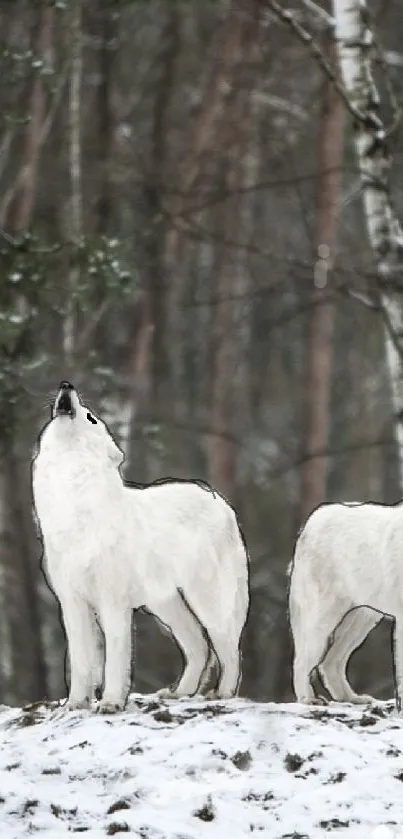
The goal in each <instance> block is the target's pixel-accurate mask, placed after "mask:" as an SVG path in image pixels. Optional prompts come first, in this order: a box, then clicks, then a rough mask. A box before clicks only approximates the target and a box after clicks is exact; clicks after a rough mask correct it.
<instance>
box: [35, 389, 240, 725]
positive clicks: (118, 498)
mask: <svg viewBox="0 0 403 839" xmlns="http://www.w3.org/2000/svg"><path fill="white" fill-rule="evenodd" d="M123 460H124V455H123V453H122V451H121V449H120V448H119V447H118V446H117V445H116V443H115V441H114V439H113V438H112V436H111V434H110V433H109V431H108V429H107V428H106V426H105V424H104V423H103V422H102V420H100V419H99V417H96V416H94V414H93V413H91V412H90V411H89V410H88V408H86V407H85V406H84V405H83V404H82V403H81V402H80V399H79V397H78V395H77V393H76V391H75V389H74V387H73V385H71V384H70V383H69V382H62V383H61V385H60V389H59V392H58V395H57V398H56V401H55V404H54V407H53V409H52V419H51V421H50V422H49V423H48V424H47V425H46V426H45V428H44V429H43V431H42V432H41V435H40V437H39V445H38V452H37V454H36V457H35V458H34V461H33V475H32V481H33V497H34V506H35V512H36V515H37V518H38V522H39V526H40V531H41V535H42V540H43V546H44V557H45V562H46V572H47V575H48V577H49V579H50V584H51V586H52V588H53V590H54V592H55V594H56V595H57V597H58V599H59V601H60V604H61V608H62V614H63V621H64V626H65V630H66V635H67V640H68V647H69V654H70V666H71V684H70V693H69V699H68V707H69V708H71V709H74V708H85V707H88V706H89V704H90V702H91V700H92V699H93V698H94V696H95V691H96V689H97V688H98V687H99V685H102V684H103V685H104V689H103V697H102V701H101V702H100V704H99V706H98V707H99V710H100V711H101V712H103V713H113V712H114V711H119V710H122V709H123V708H124V707H125V704H126V700H127V696H128V692H129V689H130V663H131V615H132V610H133V609H139V608H141V607H143V608H145V609H147V610H148V611H149V612H151V613H153V614H154V615H155V616H156V617H157V618H158V619H159V620H160V621H161V622H162V623H163V624H164V625H165V626H166V627H167V628H168V629H169V630H170V631H171V633H172V635H173V636H174V638H175V639H176V641H177V643H178V645H179V647H180V648H181V650H182V652H183V655H184V658H185V667H184V670H183V673H182V676H181V678H180V679H179V681H178V684H177V685H176V687H175V688H171V689H166V690H164V691H163V693H164V695H165V696H177V697H178V696H185V695H192V694H195V693H196V692H197V691H198V690H200V689H201V688H202V687H204V686H205V682H206V679H207V674H208V670H209V665H210V663H211V660H212V658H213V660H214V656H215V657H216V659H217V660H218V664H219V680H218V684H217V686H216V689H215V691H214V692H213V695H214V696H216V697H217V698H226V697H230V696H233V695H234V694H235V693H236V691H237V688H238V683H239V678H240V640H241V635H242V631H243V629H244V626H245V623H246V619H247V614H248V609H249V585H248V583H249V567H248V555H247V550H246V546H245V542H244V540H243V537H242V534H241V532H240V529H239V526H238V522H237V519H236V515H235V513H234V511H233V509H232V507H230V505H229V504H227V502H226V501H225V500H224V499H223V498H222V497H221V496H220V495H219V494H218V493H216V492H214V491H213V490H212V489H211V488H210V487H209V486H208V485H207V484H206V485H204V484H198V483H193V482H191V481H166V482H160V483H156V484H154V485H150V486H146V487H142V486H140V485H138V486H136V485H134V486H130V487H129V486H128V485H127V484H125V482H124V481H123V479H122V477H121V474H120V471H119V467H120V465H121V464H122V462H123ZM98 627H100V628H101V630H102V632H103V635H104V639H105V661H104V660H103V658H104V656H103V653H102V656H101V654H100V645H99V644H98V643H97V640H98Z"/></svg>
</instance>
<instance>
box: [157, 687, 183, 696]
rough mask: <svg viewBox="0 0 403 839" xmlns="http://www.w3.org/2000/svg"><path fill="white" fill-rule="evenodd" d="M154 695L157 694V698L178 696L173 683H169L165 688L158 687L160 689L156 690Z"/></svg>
mask: <svg viewBox="0 0 403 839" xmlns="http://www.w3.org/2000/svg"><path fill="white" fill-rule="evenodd" d="M156 696H158V699H178V698H179V697H178V694H177V692H176V690H175V688H174V687H173V685H170V686H169V687H167V688H160V690H157V692H156Z"/></svg>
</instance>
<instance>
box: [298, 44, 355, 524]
mask: <svg viewBox="0 0 403 839" xmlns="http://www.w3.org/2000/svg"><path fill="white" fill-rule="evenodd" d="M326 46H327V50H328V51H329V52H331V54H332V57H333V62H334V63H336V61H337V58H336V53H335V49H334V43H333V38H332V36H331V35H330V34H329V35H328V36H327V45H326ZM323 84H324V89H323V105H322V115H321V122H320V133H319V148H318V162H319V172H320V175H319V178H318V187H317V204H316V248H317V262H316V266H315V272H314V287H313V291H312V303H313V307H312V310H311V314H310V317H309V323H308V335H307V344H306V367H305V382H304V399H305V438H304V450H303V463H302V467H301V486H300V510H299V519H300V522H303V521H305V519H306V518H307V516H308V515H309V514H310V513H311V512H312V510H313V509H314V508H315V507H316V506H317V505H318V504H320V503H321V502H322V501H324V500H325V498H326V477H327V458H326V454H325V452H326V447H327V444H328V436H329V423H330V414H329V408H330V392H331V382H332V367H333V343H332V342H333V327H334V306H333V303H332V302H329V301H328V297H329V284H330V283H329V280H330V277H329V274H330V271H331V268H332V262H333V253H334V247H335V243H336V236H337V227H338V210H339V202H340V167H341V161H342V153H343V129H344V105H343V102H342V99H341V97H340V96H339V94H338V92H337V91H336V90H335V88H334V86H333V85H332V83H331V81H330V80H329V79H328V78H326V79H325V80H324V83H323Z"/></svg>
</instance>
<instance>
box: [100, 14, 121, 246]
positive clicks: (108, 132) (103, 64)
mask: <svg viewBox="0 0 403 839" xmlns="http://www.w3.org/2000/svg"><path fill="white" fill-rule="evenodd" d="M97 18H98V32H99V37H100V40H101V46H100V51H99V73H100V83H99V86H98V108H97V110H98V119H99V168H100V178H99V192H98V199H97V210H96V219H97V229H98V232H99V233H101V234H106V233H108V232H109V231H110V228H111V223H112V221H113V195H112V192H113V190H112V183H111V166H112V157H113V149H114V137H115V128H116V126H115V113H114V109H113V107H112V85H113V77H114V70H115V63H116V58H117V55H118V47H119V11H116V9H115V8H113V6H112V4H110V3H106V4H105V2H104V0H99V4H98V9H97Z"/></svg>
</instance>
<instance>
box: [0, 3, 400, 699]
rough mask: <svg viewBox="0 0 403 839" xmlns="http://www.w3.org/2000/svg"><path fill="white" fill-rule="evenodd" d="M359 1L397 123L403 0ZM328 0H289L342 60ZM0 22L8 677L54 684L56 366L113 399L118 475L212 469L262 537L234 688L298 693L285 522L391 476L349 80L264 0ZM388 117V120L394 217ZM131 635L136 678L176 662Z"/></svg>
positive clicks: (253, 549) (3, 627)
mask: <svg viewBox="0 0 403 839" xmlns="http://www.w3.org/2000/svg"><path fill="white" fill-rule="evenodd" d="M275 5H276V4H274V6H275ZM279 5H280V6H281V5H282V4H279ZM321 9H322V10H323V11H322V13H321V11H320V10H321ZM369 9H370V12H371V15H372V20H373V25H374V31H375V32H376V37H377V43H379V44H381V45H382V49H381V47H380V46H379V48H378V50H377V56H376V61H375V73H376V74H377V83H378V85H379V90H380V93H381V105H380V113H381V114H382V116H383V118H384V120H385V123H386V124H390V123H391V122H393V114H392V110H393V101H394V100H395V99H396V101H399V100H400V101H401V100H402V93H403V73H402V68H403V51H402V43H403V6H402V3H401V0H376V2H375V0H370V2H369ZM330 11H331V9H330V6H327V5H326V2H325V0H318V2H317V4H315V3H313V2H311V0H305V2H303V0H295V3H294V4H293V6H292V12H293V14H294V17H295V20H296V21H297V23H298V24H299V25H300V26H301V27H303V28H304V31H308V32H309V33H310V34H311V36H312V38H313V41H314V43H315V44H318V45H319V46H320V48H321V50H322V51H323V54H324V55H325V56H326V57H327V60H328V61H329V62H330V63H331V65H332V66H333V68H334V72H335V73H336V75H337V73H338V70H337V62H336V57H335V49H334V44H333V36H332V28H331V26H329V21H328V18H327V16H326V14H325V12H330ZM0 33H1V35H0V70H1V72H0V229H1V232H0V271H1V275H0V655H1V658H0V662H1V664H0V701H1V702H5V703H11V704H13V703H21V702H24V701H27V700H35V699H39V698H42V697H44V696H48V697H51V698H56V697H60V696H64V695H65V686H64V650H65V642H64V636H63V632H62V629H61V627H60V622H59V612H58V608H57V603H56V601H55V599H54V596H53V595H52V593H51V592H50V591H49V590H48V588H47V586H46V585H45V582H44V580H43V577H42V575H41V572H40V568H39V562H40V557H41V545H40V542H39V540H38V537H37V534H36V530H35V527H34V523H33V519H32V508H31V485H30V480H31V475H30V469H31V457H32V453H33V451H34V446H35V440H36V437H37V434H38V432H39V430H40V429H41V427H42V426H43V424H44V423H45V422H46V421H47V419H48V418H49V415H50V405H51V402H52V399H53V398H54V396H55V393H56V390H57V387H58V384H59V382H60V381H61V380H62V379H69V380H71V381H72V382H73V383H74V384H75V386H76V387H77V388H78V389H79V390H80V392H81V393H82V394H83V396H84V398H85V400H86V402H87V404H88V405H89V406H91V407H92V408H93V410H94V411H95V412H98V413H100V414H101V415H102V416H103V417H104V418H105V420H106V421H107V422H108V423H109V424H110V426H111V428H112V429H113V431H114V433H115V434H116V435H117V437H118V439H119V441H120V443H121V445H122V446H123V447H124V449H125V451H126V462H125V475H126V477H127V478H129V479H132V480H136V481H150V480H153V479H155V478H160V477H166V476H186V477H197V478H204V479H207V480H208V481H210V482H211V483H212V484H214V485H215V486H216V487H217V488H218V489H220V490H221V491H222V492H223V493H224V494H225V495H226V496H227V497H228V499H229V500H230V501H231V502H232V503H233V504H234V505H235V507H236V508H237V511H238V514H239V518H240V521H241V523H242V527H243V530H244V532H245V536H246V539H247V542H248V546H249V551H250V557H251V594H252V607H251V613H250V618H249V623H248V626H247V629H246V632H245V636H244V645H243V651H244V665H243V681H242V687H241V693H242V694H243V695H246V696H249V697H252V698H256V699H271V700H290V699H292V698H293V693H292V688H291V678H290V676H291V670H290V665H291V642H290V637H289V629H288V624H287V613H286V593H287V576H286V570H287V566H288V563H289V561H290V559H291V556H292V551H293V545H294V540H295V536H296V533H297V531H298V528H299V526H300V524H301V523H302V522H303V521H304V520H305V518H306V516H307V515H308V514H309V512H310V511H311V510H312V509H313V508H314V506H315V505H316V504H317V503H319V502H320V501H322V500H324V499H329V500H330V499H334V500H337V499H343V500H356V499H361V500H365V499H367V498H371V499H375V500H382V501H387V502H393V501H396V500H397V499H398V498H399V497H400V496H401V495H402V487H401V481H402V474H403V473H401V471H400V467H399V451H398V447H397V443H396V433H395V432H396V424H397V423H399V422H401V416H402V415H403V414H402V415H399V416H396V410H395V403H394V401H393V394H392V390H391V383H390V376H389V375H388V368H387V353H386V349H387V348H386V347H385V330H384V322H383V320H384V319H383V316H382V315H383V312H382V307H380V306H377V305H376V304H375V303H374V302H373V301H374V300H376V290H377V288H378V271H377V260H376V258H375V256H374V253H373V251H372V250H371V246H370V243H369V239H368V235H367V230H366V224H365V218H364V212H363V202H362V189H361V181H360V174H359V171H358V167H357V161H356V157H355V151H354V144H353V140H352V131H353V128H352V124H351V123H352V120H351V116H350V114H349V113H348V110H347V109H346V107H345V102H343V98H342V97H341V96H340V95H339V94H338V93H337V91H336V90H335V88H334V86H333V85H332V84H331V83H330V81H329V78H328V75H327V74H326V73H325V72H323V68H321V67H320V64H319V63H318V62H317V61H315V59H314V56H313V53H312V49H310V48H309V44H307V43H306V42H305V43H304V40H303V38H301V37H298V35H297V33H296V31H295V29H293V27H290V26H289V25H287V22H286V21H285V20H283V19H281V16H279V15H278V14H277V13H276V12H275V8H274V7H273V4H272V3H270V2H269V0H268V2H264V0H215V1H214V0H126V1H125V0H91V2H90V0H53V2H46V0H36V2H32V0H3V2H1V3H0ZM378 77H379V78H378ZM392 90H393V97H391V91H392ZM402 141H403V128H402V125H401V124H400V123H399V122H398V121H397V122H396V124H395V125H394V130H393V132H391V135H390V137H389V145H390V150H391V152H392V155H393V163H392V169H391V185H392V195H393V202H394V207H395V210H396V213H397V215H398V216H400V218H402V217H403V190H402V188H401V184H402V182H403V154H402V149H403V142H402ZM394 282H395V285H394V293H395V294H397V295H398V293H399V279H397V280H396V279H395V281H394ZM398 337H400V336H398ZM133 556H134V559H135V545H134V546H133ZM390 630H391V627H390V624H388V623H387V622H386V621H384V622H382V624H381V625H380V626H379V628H377V629H376V630H375V631H374V633H373V635H371V636H370V637H369V639H368V640H367V641H366V643H365V644H364V646H363V648H362V649H361V650H360V651H359V652H358V653H357V654H356V655H355V656H354V657H353V660H352V663H351V668H352V670H351V672H352V682H353V684H354V686H355V688H356V689H358V690H360V691H362V690H365V691H366V692H368V691H369V692H373V693H374V694H375V695H377V696H379V697H389V696H391V695H392V693H393V687H392V685H393V683H392V662H391V653H390ZM136 648H137V653H136V654H137V663H136V672H135V685H136V689H137V690H140V691H154V690H156V689H157V688H159V687H160V686H162V685H165V684H168V683H169V682H171V681H172V680H173V679H174V678H175V676H176V675H177V673H178V668H179V667H180V662H181V659H180V656H179V653H178V651H177V649H176V647H175V645H174V644H173V642H172V641H171V640H170V638H169V637H167V636H165V635H163V634H161V631H160V629H159V628H158V626H157V625H156V623H154V621H153V619H152V618H151V617H149V616H146V615H142V614H141V615H139V616H138V618H137V638H136Z"/></svg>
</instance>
